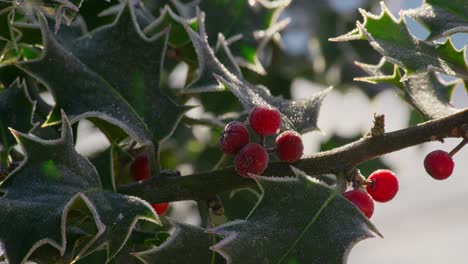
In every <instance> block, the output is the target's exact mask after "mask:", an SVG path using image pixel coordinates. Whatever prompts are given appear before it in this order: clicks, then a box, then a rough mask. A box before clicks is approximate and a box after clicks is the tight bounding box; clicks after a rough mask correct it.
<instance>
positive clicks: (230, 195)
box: [220, 188, 260, 220]
mask: <svg viewBox="0 0 468 264" xmlns="http://www.w3.org/2000/svg"><path fill="white" fill-rule="evenodd" d="M259 198H260V194H259V193H258V192H257V189H256V188H255V189H254V188H243V189H236V190H233V191H230V192H224V193H221V194H220V199H221V203H222V205H223V207H224V215H225V216H226V217H227V218H228V219H230V220H237V219H244V218H245V217H247V215H249V213H250V211H252V208H254V206H255V205H256V204H257V202H258V199H259Z"/></svg>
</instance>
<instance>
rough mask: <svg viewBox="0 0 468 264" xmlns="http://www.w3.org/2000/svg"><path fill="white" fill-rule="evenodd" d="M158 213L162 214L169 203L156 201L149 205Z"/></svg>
mask: <svg viewBox="0 0 468 264" xmlns="http://www.w3.org/2000/svg"><path fill="white" fill-rule="evenodd" d="M151 206H152V207H153V209H154V211H156V213H157V214H158V215H163V214H164V213H165V212H167V209H168V208H169V203H157V204H152V205H151Z"/></svg>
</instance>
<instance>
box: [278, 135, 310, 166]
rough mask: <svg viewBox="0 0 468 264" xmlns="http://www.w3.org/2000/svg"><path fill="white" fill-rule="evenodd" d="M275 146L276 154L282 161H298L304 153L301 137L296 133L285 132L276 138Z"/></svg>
mask: <svg viewBox="0 0 468 264" xmlns="http://www.w3.org/2000/svg"><path fill="white" fill-rule="evenodd" d="M275 144H276V153H277V154H278V157H279V158H280V160H282V161H286V162H295V161H298V160H299V159H300V158H301V157H302V153H303V152H304V144H302V138H301V135H299V133H297V132H296V131H291V130H289V131H284V132H283V133H281V134H280V135H279V136H278V137H277V138H276V141H275Z"/></svg>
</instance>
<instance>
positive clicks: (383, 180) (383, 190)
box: [343, 139, 468, 218]
mask: <svg viewBox="0 0 468 264" xmlns="http://www.w3.org/2000/svg"><path fill="white" fill-rule="evenodd" d="M467 143H468V140H467V139H464V140H463V142H462V143H460V144H459V145H458V146H456V147H455V148H454V149H453V150H452V151H451V152H450V153H448V152H446V151H443V150H434V151H432V152H431V153H429V154H427V156H426V158H425V159H424V168H425V169H426V172H427V173H428V174H429V175H430V176H431V177H432V178H434V179H436V180H445V179H447V178H448V177H450V175H452V172H453V168H454V166H455V164H454V162H453V159H452V156H453V155H455V153H456V152H457V151H458V150H460V149H461V148H462V147H463V146H464V145H466V144H467ZM364 184H365V185H366V190H367V192H365V191H363V190H361V189H360V187H361V186H360V184H357V186H356V189H354V190H351V191H348V192H345V193H343V196H344V197H345V198H347V199H348V200H349V201H350V202H352V203H353V204H354V205H356V206H357V207H358V208H359V209H360V210H361V211H362V212H363V213H364V215H366V216H367V217H368V218H370V217H371V216H372V214H373V212H374V202H373V201H372V199H371V197H372V198H373V199H374V200H375V201H377V202H388V201H390V200H391V199H393V197H395V195H396V193H397V192H398V180H397V178H396V176H395V174H394V173H393V172H392V171H389V170H377V171H375V172H373V173H372V174H371V175H370V176H369V178H368V179H367V181H365V182H364Z"/></svg>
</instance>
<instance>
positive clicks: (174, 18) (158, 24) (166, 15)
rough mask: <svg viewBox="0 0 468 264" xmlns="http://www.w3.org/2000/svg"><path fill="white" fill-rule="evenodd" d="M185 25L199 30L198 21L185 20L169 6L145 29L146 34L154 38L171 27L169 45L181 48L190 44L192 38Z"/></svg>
mask: <svg viewBox="0 0 468 264" xmlns="http://www.w3.org/2000/svg"><path fill="white" fill-rule="evenodd" d="M184 25H188V26H190V27H191V28H193V29H194V30H196V29H197V28H198V21H197V20H196V19H184V18H182V17H180V16H178V15H177V14H175V13H174V12H173V11H172V9H171V8H170V7H169V6H167V5H166V6H164V8H163V9H162V10H161V11H160V14H159V17H158V18H157V19H156V20H154V21H153V22H151V24H149V25H148V26H147V27H145V29H144V30H143V32H144V33H146V34H148V35H150V36H153V35H156V34H159V32H161V31H163V30H165V29H166V28H167V27H170V32H169V38H168V44H169V46H171V47H173V48H180V47H182V46H184V45H186V44H188V43H190V38H189V36H188V35H187V32H186V31H185V29H184Z"/></svg>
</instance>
